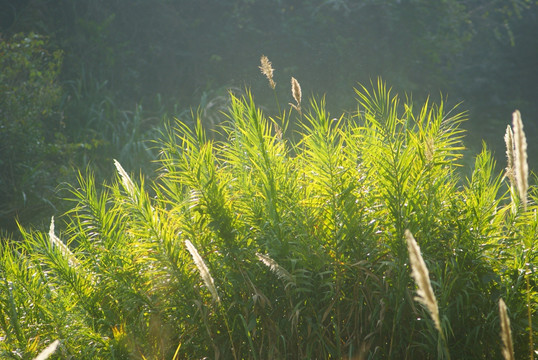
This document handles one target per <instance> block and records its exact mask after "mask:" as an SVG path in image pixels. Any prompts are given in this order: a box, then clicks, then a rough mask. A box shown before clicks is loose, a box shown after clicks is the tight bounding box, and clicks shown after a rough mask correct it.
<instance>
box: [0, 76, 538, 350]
mask: <svg viewBox="0 0 538 360" xmlns="http://www.w3.org/2000/svg"><path fill="white" fill-rule="evenodd" d="M357 96H358V101H357V111H356V112H355V113H353V114H351V115H349V116H341V117H338V118H334V117H331V116H330V114H329V113H328V112H327V110H326V107H325V101H324V100H321V101H315V100H312V101H311V102H310V106H306V105H305V104H304V103H303V105H302V115H301V118H300V119H298V120H299V121H300V124H301V125H300V130H299V133H298V134H297V138H298V140H297V141H296V142H291V141H290V140H287V137H286V136H284V135H286V129H287V128H288V120H289V119H290V116H291V114H292V113H291V112H290V113H288V112H285V113H283V114H279V118H278V120H275V119H272V118H268V117H266V116H265V115H264V114H263V113H262V112H261V110H260V109H259V108H258V107H257V106H256V105H255V103H254V100H253V98H252V95H251V94H250V93H247V94H246V95H245V96H243V97H236V96H234V95H230V97H231V105H230V109H229V111H228V113H227V114H228V120H227V122H225V123H224V124H223V125H222V134H223V137H224V140H214V139H210V138H209V137H208V136H206V134H205V131H204V128H203V125H202V119H201V118H200V115H199V114H198V115H196V116H195V126H194V127H192V128H191V127H189V126H187V125H185V124H183V123H182V122H180V121H177V122H176V123H175V124H173V125H170V126H168V127H167V129H166V131H164V132H163V134H162V137H161V139H160V140H159V145H160V148H161V151H160V160H159V166H160V168H159V170H158V177H157V180H155V181H153V182H151V183H150V184H146V183H145V180H144V177H143V176H140V180H137V178H134V177H131V176H130V175H129V174H128V173H127V172H126V171H125V170H124V169H123V167H122V166H121V165H120V163H119V162H116V163H115V165H116V169H117V171H118V176H117V179H116V181H114V182H113V183H112V184H111V185H108V186H105V187H103V188H102V189H101V190H99V188H98V187H97V186H96V183H95V180H94V176H93V175H92V174H91V173H87V174H81V175H80V176H79V180H78V185H76V186H73V188H72V194H73V200H74V201H75V206H74V208H73V209H72V210H71V211H70V212H69V213H68V214H67V215H66V216H65V217H64V223H65V229H64V230H63V231H61V232H58V231H57V230H55V228H54V222H52V223H51V229H50V231H49V233H48V234H45V233H41V232H30V231H24V230H23V235H24V238H25V241H24V242H21V243H10V242H6V243H3V244H2V247H1V248H0V255H1V256H0V280H1V284H0V286H1V287H2V291H1V292H0V302H1V306H0V338H3V340H4V341H3V342H2V344H1V345H0V355H1V356H2V357H3V358H16V357H17V356H23V357H31V356H35V354H37V353H38V350H41V349H43V348H45V346H46V345H47V344H49V343H50V342H52V341H53V340H56V339H59V340H60V342H61V345H60V347H59V350H57V354H58V356H59V357H60V358H71V357H74V358H82V359H84V358H88V359H90V358H108V359H127V358H132V359H179V358H204V357H211V358H215V359H217V358H224V359H228V358H235V359H275V358H279V359H284V358H290V359H308V358H336V359H340V358H346V357H348V358H365V359H403V358H409V359H435V358H443V356H444V355H443V354H444V353H443V352H442V351H439V352H438V349H439V348H438V346H439V342H438V341H439V339H438V336H437V330H436V329H435V327H434V324H433V322H432V321H431V320H430V318H429V315H428V313H427V310H426V309H424V308H422V307H421V306H420V305H419V304H418V303H417V302H415V301H414V299H413V296H414V285H413V282H412V279H411V277H410V269H409V265H408V260H407V259H408V254H407V250H406V245H405V239H404V231H405V230H406V229H410V230H411V231H412V232H413V234H414V235H415V237H416V239H417V241H418V243H419V244H420V247H421V249H422V253H423V257H424V258H425V261H426V264H427V266H428V268H429V269H430V274H431V278H432V287H433V290H434V292H435V294H436V297H437V299H438V303H439V312H440V317H441V327H442V328H443V330H444V333H445V334H446V344H447V351H448V352H449V353H450V356H451V357H452V358H454V359H490V358H498V357H500V344H501V340H500V336H499V333H500V324H499V316H498V307H497V302H498V299H499V298H500V297H502V298H503V299H504V300H505V301H506V304H507V306H508V308H509V311H510V315H511V320H512V332H513V337H514V341H515V349H516V356H517V357H518V358H524V357H525V356H528V355H529V353H530V351H531V350H529V349H528V344H529V342H528V334H529V331H530V330H529V322H528V319H529V318H528V317H527V304H531V308H530V309H529V314H530V316H531V317H534V320H535V321H534V323H535V324H536V309H535V304H536V303H537V302H536V299H537V290H536V281H537V277H536V270H535V269H534V268H533V267H532V265H531V264H535V263H536V256H537V251H536V246H535V245H536V244H535V242H536V240H535V239H536V229H538V226H537V225H538V220H537V218H536V215H535V209H536V201H537V200H538V198H537V196H536V189H535V188H534V187H532V188H531V191H530V193H531V194H532V195H531V199H532V200H531V202H530V203H529V205H528V207H527V210H525V211H524V210H523V208H522V207H519V205H518V204H517V203H515V202H514V203H513V201H512V200H511V197H510V192H509V191H505V179H504V178H501V177H499V176H497V175H495V173H494V163H493V160H492V157H491V154H490V153H489V152H488V151H487V150H486V149H484V151H483V152H482V153H481V154H479V155H478V156H477V157H476V160H475V165H474V170H473V172H472V175H471V176H470V177H469V178H468V179H463V178H461V176H460V172H459V171H458V161H459V159H460V158H461V156H462V150H463V146H462V143H461V140H462V130H461V129H460V128H459V124H460V123H461V121H462V120H463V119H464V115H463V114H461V113H457V112H456V110H455V109H452V110H449V111H447V110H446V109H445V102H444V101H442V100H441V101H440V103H439V104H433V103H431V102H430V101H429V100H428V101H426V102H425V103H424V104H423V105H422V106H421V107H419V108H418V109H416V108H415V107H414V105H413V103H412V102H411V101H410V100H408V99H406V100H402V99H401V98H400V97H398V96H397V95H393V94H391V90H390V89H387V88H386V85H385V84H384V83H382V82H381V81H379V82H378V83H377V85H376V86H373V88H372V89H368V88H365V87H362V88H360V89H358V90H357ZM514 201H515V200H514ZM186 244H189V248H188V249H187V246H186ZM190 244H192V245H193V246H192V247H191V246H190ZM526 279H527V280H529V281H527V282H526ZM535 329H536V327H535ZM534 331H536V330H534ZM435 354H439V355H438V356H436V355H435Z"/></svg>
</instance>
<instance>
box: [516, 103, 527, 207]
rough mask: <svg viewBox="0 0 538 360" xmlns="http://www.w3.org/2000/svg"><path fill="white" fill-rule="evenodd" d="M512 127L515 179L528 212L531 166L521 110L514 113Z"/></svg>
mask: <svg viewBox="0 0 538 360" xmlns="http://www.w3.org/2000/svg"><path fill="white" fill-rule="evenodd" d="M512 126H513V129H514V150H515V156H514V160H515V163H514V165H515V178H516V183H517V190H518V192H519V197H520V199H521V202H522V203H523V209H524V210H526V209H527V189H528V188H529V183H528V176H529V166H528V165H527V138H526V137H525V132H523V122H522V121H521V114H520V113H519V110H516V111H514V113H513V114H512Z"/></svg>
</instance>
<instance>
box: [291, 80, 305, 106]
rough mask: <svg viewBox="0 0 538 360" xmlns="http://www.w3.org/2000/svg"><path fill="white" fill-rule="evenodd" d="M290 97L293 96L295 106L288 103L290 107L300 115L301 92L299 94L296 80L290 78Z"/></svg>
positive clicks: (299, 86)
mask: <svg viewBox="0 0 538 360" xmlns="http://www.w3.org/2000/svg"><path fill="white" fill-rule="evenodd" d="M291 95H292V96H293V99H294V100H295V104H291V103H290V105H291V106H292V107H293V108H294V109H295V110H297V112H298V113H299V115H302V111H301V100H302V96H303V95H302V92H301V85H300V84H299V82H298V81H297V79H295V78H294V77H292V78H291Z"/></svg>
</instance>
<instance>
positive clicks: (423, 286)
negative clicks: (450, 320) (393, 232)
mask: <svg viewBox="0 0 538 360" xmlns="http://www.w3.org/2000/svg"><path fill="white" fill-rule="evenodd" d="M405 238H406V240H407V248H408V250H409V260H410V262H411V270H412V273H411V275H412V276H413V279H415V283H416V284H417V287H418V290H417V295H418V296H417V297H415V300H417V301H418V302H420V303H422V304H423V305H425V306H426V308H427V309H428V311H429V312H430V314H431V316H432V319H433V321H434V323H435V327H436V328H437V330H438V331H439V334H441V336H443V332H442V330H441V321H440V320H439V307H438V306H437V299H436V298H435V294H434V293H433V289H432V286H431V283H430V274H429V271H428V268H427V267H426V263H425V262H424V259H423V258H422V255H421V254H420V247H419V246H418V244H417V241H416V240H415V238H414V237H413V234H411V232H410V231H409V230H405Z"/></svg>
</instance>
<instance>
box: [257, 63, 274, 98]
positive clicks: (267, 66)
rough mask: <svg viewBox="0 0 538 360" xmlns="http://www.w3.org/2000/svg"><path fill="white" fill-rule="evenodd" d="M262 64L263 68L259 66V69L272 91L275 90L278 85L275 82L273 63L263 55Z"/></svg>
mask: <svg viewBox="0 0 538 360" xmlns="http://www.w3.org/2000/svg"><path fill="white" fill-rule="evenodd" d="M260 62H261V66H259V68H260V70H261V72H262V74H263V75H265V77H266V78H267V80H269V86H270V87H271V89H273V90H274V89H275V87H276V83H275V81H274V80H273V71H274V69H273V66H272V64H271V62H270V61H269V59H268V58H267V56H265V55H262V57H261V59H260Z"/></svg>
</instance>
